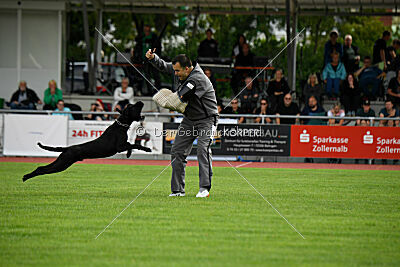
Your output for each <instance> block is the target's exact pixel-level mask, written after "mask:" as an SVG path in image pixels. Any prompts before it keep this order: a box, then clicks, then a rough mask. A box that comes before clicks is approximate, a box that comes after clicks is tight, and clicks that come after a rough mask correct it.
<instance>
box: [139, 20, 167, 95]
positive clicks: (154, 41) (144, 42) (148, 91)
mask: <svg viewBox="0 0 400 267" xmlns="http://www.w3.org/2000/svg"><path fill="white" fill-rule="evenodd" d="M135 42H136V47H135V49H134V53H135V56H134V58H137V59H139V58H140V61H141V62H145V64H144V65H143V68H144V72H145V73H146V74H147V75H149V76H150V77H152V78H153V79H154V85H155V86H156V87H157V88H160V86H161V77H160V72H159V71H158V70H157V69H156V68H155V67H153V65H152V64H150V63H149V62H148V60H146V52H147V51H148V50H149V49H152V50H153V49H154V48H155V49H156V51H157V54H158V55H161V40H160V39H159V38H158V36H157V34H155V33H153V32H152V31H151V27H150V25H147V24H146V25H144V27H143V34H139V35H138V36H137V37H136V39H135ZM150 77H148V78H150ZM144 84H145V85H146V88H142V94H143V95H147V96H151V95H153V94H154V93H155V90H154V88H153V86H151V85H150V84H149V83H147V82H146V83H144Z"/></svg>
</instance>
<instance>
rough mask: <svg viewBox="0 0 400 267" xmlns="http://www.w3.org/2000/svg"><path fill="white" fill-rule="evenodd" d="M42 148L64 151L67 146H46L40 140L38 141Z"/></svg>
mask: <svg viewBox="0 0 400 267" xmlns="http://www.w3.org/2000/svg"><path fill="white" fill-rule="evenodd" d="M37 144H38V146H39V147H40V148H41V149H44V150H48V151H53V152H63V151H64V150H65V149H66V148H65V147H51V146H44V145H42V144H41V143H40V142H39V143H37Z"/></svg>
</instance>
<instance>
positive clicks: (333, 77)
mask: <svg viewBox="0 0 400 267" xmlns="http://www.w3.org/2000/svg"><path fill="white" fill-rule="evenodd" d="M322 79H323V80H324V82H325V83H326V93H327V95H328V96H329V97H330V98H333V99H336V98H337V97H338V96H339V88H340V82H341V81H342V80H344V79H346V69H345V68H344V65H343V63H341V62H339V53H337V52H334V53H333V54H332V62H330V63H328V64H327V65H326V66H325V68H324V70H323V72H322Z"/></svg>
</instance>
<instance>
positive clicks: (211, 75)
mask: <svg viewBox="0 0 400 267" xmlns="http://www.w3.org/2000/svg"><path fill="white" fill-rule="evenodd" d="M204 74H205V75H206V76H207V77H208V79H210V82H211V84H212V85H213V87H214V90H215V91H216V90H217V80H216V79H215V77H214V73H213V72H212V71H211V70H210V69H209V68H206V69H204Z"/></svg>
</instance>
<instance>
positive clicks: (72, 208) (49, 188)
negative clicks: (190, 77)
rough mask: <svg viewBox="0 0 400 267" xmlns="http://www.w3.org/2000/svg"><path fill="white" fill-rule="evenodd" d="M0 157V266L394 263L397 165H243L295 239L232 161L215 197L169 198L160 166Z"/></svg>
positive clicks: (191, 183) (190, 181)
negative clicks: (51, 164)
mask: <svg viewBox="0 0 400 267" xmlns="http://www.w3.org/2000/svg"><path fill="white" fill-rule="evenodd" d="M37 166H39V164H32V163H0V187H1V194H0V265H51V266H55V265H81V266H88V265H141V266H143V265H147V266H163V265H200V266H202V265H213V266H214V265H229V266H232V265H235V266H237V265H252V264H257V265H281V266H282V265H285V266H286V265H341V266H343V265H346V266H348V265H380V266H381V265H397V266H398V265H399V264H400V231H399V230H400V228H399V221H400V172H396V171H349V170H293V169H281V170H278V169H253V168H240V169H239V170H240V172H241V173H242V174H243V175H244V176H245V177H247V179H248V180H249V181H250V182H251V183H252V184H253V185H254V186H255V187H256V188H257V189H258V190H259V191H260V192H261V193H262V194H263V195H264V196H265V197H266V199H268V200H269V201H270V202H271V203H272V204H273V205H274V206H275V207H276V208H277V209H278V210H279V211H280V212H281V213H282V214H283V215H284V216H286V218H287V219H288V220H289V221H290V222H291V223H292V224H293V225H295V226H296V228H297V229H298V230H299V231H300V232H301V233H302V234H303V235H304V236H305V237H306V239H305V240H303V239H302V238H301V237H300V236H299V235H298V234H297V233H296V232H295V231H294V230H293V229H292V228H290V226H289V225H288V224H286V222H285V221H284V220H283V219H282V218H280V217H279V215H277V214H276V212H275V211H274V210H273V209H272V208H271V207H269V206H268V204H267V203H266V202H264V201H263V200H262V198H261V197H260V196H259V195H258V194H257V193H256V192H255V191H254V190H253V189H252V188H251V187H250V186H249V185H248V184H247V183H246V182H245V181H244V180H243V179H242V178H241V177H240V176H238V174H237V173H236V172H235V171H234V170H233V169H231V168H222V167H221V168H214V180H213V188H212V192H211V193H212V194H211V197H210V198H209V199H196V198H195V197H194V196H195V194H196V192H197V190H198V185H197V184H198V176H197V168H195V167H189V168H187V175H186V176H187V178H186V183H187V185H186V188H187V192H186V193H187V194H186V197H182V198H168V197H167V195H168V194H169V177H170V173H171V170H170V168H169V169H167V170H166V171H165V172H164V173H163V174H162V175H161V176H160V177H159V178H158V179H157V180H156V181H155V182H154V184H153V185H152V186H151V187H150V188H148V190H147V191H146V192H145V193H143V194H142V195H141V196H140V198H139V199H138V200H137V201H136V202H134V204H133V205H131V206H130V207H129V208H128V209H127V210H126V211H125V212H124V213H123V214H122V216H121V217H119V218H118V219H117V220H116V221H115V222H114V224H113V225H112V226H111V227H110V228H108V229H107V230H106V231H105V232H104V233H103V234H102V235H101V236H100V237H99V238H98V239H97V240H95V239H94V238H95V237H96V235H97V234H98V233H99V232H100V231H101V230H102V229H103V228H104V227H105V226H106V225H107V224H108V223H110V221H111V220H112V219H113V218H114V217H115V216H116V215H117V214H118V213H119V212H120V211H121V210H122V209H123V208H124V207H125V206H126V205H127V204H128V203H129V202H130V201H131V200H132V199H133V198H134V197H135V196H136V195H137V194H138V193H139V192H140V191H141V190H142V189H143V188H144V187H145V186H146V185H147V184H148V183H149V182H150V181H151V180H152V179H153V177H155V176H156V175H157V174H158V173H159V172H160V171H161V170H162V169H163V168H164V167H162V166H126V165H84V164H77V165H74V166H72V167H71V168H70V169H68V170H67V171H65V172H62V173H58V174H52V175H46V176H41V177H37V178H33V179H32V180H30V181H28V182H27V183H22V182H21V178H22V175H23V174H25V173H27V172H30V171H32V170H33V169H34V168H36V167H37Z"/></svg>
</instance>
